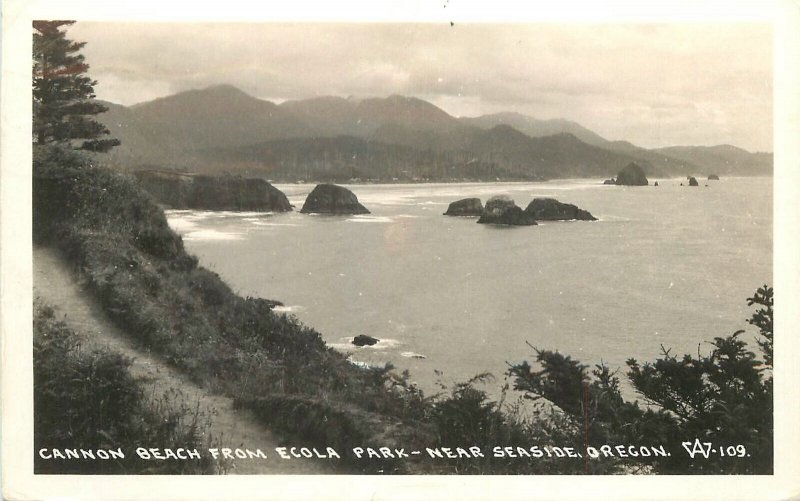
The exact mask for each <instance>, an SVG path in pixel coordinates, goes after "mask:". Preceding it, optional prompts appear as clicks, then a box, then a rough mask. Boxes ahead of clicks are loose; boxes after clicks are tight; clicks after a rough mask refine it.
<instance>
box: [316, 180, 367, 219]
mask: <svg viewBox="0 0 800 501" xmlns="http://www.w3.org/2000/svg"><path fill="white" fill-rule="evenodd" d="M300 212H302V213H303V214H369V213H370V212H369V210H367V208H366V207H364V206H363V205H361V204H360V203H359V202H358V198H357V197H356V195H355V194H354V193H353V192H352V191H350V190H348V189H347V188H343V187H342V186H337V185H335V184H318V185H317V186H316V187H314V190H313V191H312V192H311V193H309V194H308V197H307V198H306V202H305V203H304V204H303V208H302V209H300Z"/></svg>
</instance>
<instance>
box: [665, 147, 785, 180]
mask: <svg viewBox="0 0 800 501" xmlns="http://www.w3.org/2000/svg"><path fill="white" fill-rule="evenodd" d="M653 151H655V152H659V153H662V154H664V155H669V156H670V157H673V158H679V159H682V160H685V161H687V162H691V163H693V164H695V165H697V166H698V168H697V170H695V171H693V172H691V174H697V175H702V176H707V175H708V174H719V175H720V176H764V175H770V176H771V175H772V169H773V155H772V153H750V152H749V151H746V150H743V149H741V148H737V147H736V146H731V145H729V144H723V145H719V146H670V147H668V148H658V149H656V150H653Z"/></svg>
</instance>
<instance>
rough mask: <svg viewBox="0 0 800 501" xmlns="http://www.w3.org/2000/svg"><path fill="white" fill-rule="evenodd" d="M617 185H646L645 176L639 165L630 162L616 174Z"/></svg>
mask: <svg viewBox="0 0 800 501" xmlns="http://www.w3.org/2000/svg"><path fill="white" fill-rule="evenodd" d="M616 184H617V185H621V186H647V185H648V184H649V183H648V181H647V176H645V175H644V170H643V169H642V168H641V167H639V165H637V164H635V163H633V162H631V163H629V164H628V165H627V166H625V168H624V169H622V170H621V171H619V174H617V181H616Z"/></svg>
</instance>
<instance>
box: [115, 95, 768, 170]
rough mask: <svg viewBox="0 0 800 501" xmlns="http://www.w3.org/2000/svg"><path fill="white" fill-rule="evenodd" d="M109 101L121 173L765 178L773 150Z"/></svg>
mask: <svg viewBox="0 0 800 501" xmlns="http://www.w3.org/2000/svg"><path fill="white" fill-rule="evenodd" d="M105 104H106V105H107V106H108V108H109V109H108V111H107V112H106V113H104V114H103V115H100V117H99V120H100V121H101V122H102V123H104V124H105V125H106V126H107V127H108V128H109V129H110V131H111V133H112V135H113V136H114V137H116V138H118V139H120V141H121V143H122V144H121V145H120V146H119V147H117V148H115V149H113V150H112V152H111V153H110V154H108V155H107V156H106V157H105V158H106V160H107V161H108V162H109V163H110V164H112V165H113V166H116V167H118V168H121V169H126V170H139V169H146V168H159V169H176V170H191V171H196V172H202V173H207V174H221V173H234V174H236V173H240V174H248V175H259V176H264V177H267V178H270V179H274V180H278V181H298V180H307V181H326V180H334V181H339V182H341V181H347V180H350V179H360V180H374V181H392V180H409V181H410V180H430V181H450V180H497V179H503V180H541V179H554V178H566V177H610V176H613V175H615V174H616V172H617V171H619V170H620V169H621V168H622V167H623V166H625V165H627V164H628V163H630V162H635V163H638V164H639V165H641V166H642V167H643V168H644V169H645V171H646V172H647V174H648V175H650V176H652V177H666V176H677V175H681V176H685V175H696V176H705V175H707V174H711V173H714V174H719V175H765V174H771V173H772V154H771V153H750V152H747V151H745V150H743V149H740V148H736V147H734V146H729V145H721V146H711V147H707V146H675V147H668V148H658V149H645V148H640V147H638V146H635V145H633V144H631V143H628V142H625V141H608V140H606V139H604V138H603V137H601V136H600V135H598V134H597V133H595V132H593V131H591V130H589V129H587V128H585V127H583V126H581V125H580V124H577V123H575V122H571V121H568V120H562V119H557V120H538V119H536V118H533V117H530V116H526V115H521V114H519V113H511V112H508V113H497V114H492V115H483V116H480V117H471V118H467V117H454V116H452V115H450V114H448V113H447V112H445V111H444V110H442V109H440V108H438V107H436V106H435V105H433V104H431V103H429V102H427V101H424V100H422V99H417V98H414V97H405V96H397V95H393V96H389V97H386V98H369V99H352V98H341V97H330V96H326V97H315V98H311V99H303V100H292V101H285V102H283V103H281V104H275V103H272V102H270V101H266V100H263V99H258V98H256V97H253V96H250V95H248V94H246V93H245V92H243V91H241V90H239V89H237V88H235V87H232V86H230V85H219V86H214V87H209V88H207V89H202V90H190V91H186V92H181V93H178V94H175V95H171V96H167V97H163V98H159V99H155V100H153V101H149V102H145V103H141V104H137V105H134V106H129V107H125V106H121V105H117V104H114V103H105Z"/></svg>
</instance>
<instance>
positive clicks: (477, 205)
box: [444, 198, 483, 216]
mask: <svg viewBox="0 0 800 501" xmlns="http://www.w3.org/2000/svg"><path fill="white" fill-rule="evenodd" d="M481 214H483V204H482V203H481V199H480V198H465V199H463V200H458V201H455V202H453V203H451V204H450V205H449V206H448V207H447V212H445V213H444V215H445V216H480V215H481Z"/></svg>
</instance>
